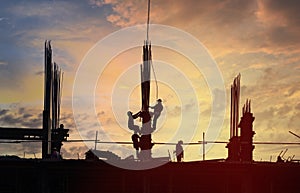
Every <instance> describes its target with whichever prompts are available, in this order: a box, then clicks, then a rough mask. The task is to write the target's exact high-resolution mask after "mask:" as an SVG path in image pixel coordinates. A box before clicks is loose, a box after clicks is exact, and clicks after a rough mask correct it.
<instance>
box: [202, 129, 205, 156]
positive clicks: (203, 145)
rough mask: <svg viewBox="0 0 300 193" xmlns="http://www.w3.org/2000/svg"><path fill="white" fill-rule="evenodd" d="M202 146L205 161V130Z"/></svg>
mask: <svg viewBox="0 0 300 193" xmlns="http://www.w3.org/2000/svg"><path fill="white" fill-rule="evenodd" d="M202 138H203V139H202V148H203V161H204V160H205V133H204V132H203V136H202Z"/></svg>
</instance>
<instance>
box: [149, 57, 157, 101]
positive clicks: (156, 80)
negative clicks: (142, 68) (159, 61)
mask: <svg viewBox="0 0 300 193" xmlns="http://www.w3.org/2000/svg"><path fill="white" fill-rule="evenodd" d="M151 67H152V72H153V76H154V80H155V86H156V100H157V99H158V84H157V79H156V74H155V70H154V66H153V64H152V61H151Z"/></svg>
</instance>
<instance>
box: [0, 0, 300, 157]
mask: <svg viewBox="0 0 300 193" xmlns="http://www.w3.org/2000/svg"><path fill="white" fill-rule="evenodd" d="M299 7H300V2H299V1H296V0H285V1H283V0H251V1H245V0H223V1H222V0H152V1H151V19H150V23H151V24H160V25H163V26H167V27H168V29H174V30H180V31H182V32H184V33H186V34H189V35H190V36H191V37H194V38H195V39H197V41H199V42H201V45H203V48H205V49H206V51H203V50H202V51H203V52H201V53H200V52H199V55H201V57H202V56H203V57H204V55H205V56H209V57H210V58H209V59H208V60H207V61H212V62H215V64H216V66H217V68H216V69H218V72H219V74H215V71H206V70H205V69H197V67H195V66H199V65H200V64H194V63H193V61H191V60H190V58H189V57H190V55H185V54H183V53H178V50H176V49H175V47H176V46H178V45H180V46H182V47H183V48H184V49H185V50H186V51H187V52H188V53H190V54H191V55H193V54H195V53H193V51H195V50H194V49H193V48H194V47H193V46H194V45H190V44H189V43H188V42H184V41H182V42H179V39H180V38H175V35H174V34H175V33H174V34H163V31H160V30H159V29H160V28H159V27H158V28H155V26H154V27H153V28H152V29H153V33H152V31H151V29H150V39H151V37H153V39H151V40H152V44H153V45H154V46H153V48H152V52H153V65H154V69H155V72H156V77H157V81H158V85H159V93H158V94H159V97H160V98H162V99H163V104H164V106H165V109H164V111H163V114H162V116H161V118H160V119H159V120H158V127H159V128H158V130H157V131H156V132H155V133H154V134H153V140H154V141H156V142H177V141H178V140H181V139H183V140H184V142H197V141H198V140H202V132H207V133H209V132H212V133H213V132H215V131H216V132H217V131H218V133H217V138H216V139H210V138H209V137H208V139H207V140H219V141H228V139H229V113H230V108H229V104H230V85H231V84H232V81H233V79H234V77H235V76H236V75H238V74H239V73H241V76H242V78H241V105H243V104H244V102H245V101H246V99H247V98H249V99H251V101H252V112H253V114H254V116H255V121H254V130H255V132H256V134H255V136H254V141H258V142H263V141H265V142H266V141H267V142H299V139H298V138H296V137H295V136H293V135H291V134H290V133H289V132H288V131H292V132H294V133H297V134H298V135H299V134H300V128H299V125H300V118H299V117H300V102H299V101H298V99H299V98H300V92H299V86H300V33H299V32H300V12H299ZM146 17H147V0H125V1H123V0H72V1H71V0H70V1H68V0H64V1H63V0H61V1H60V0H43V1H41V0H26V1H25V0H23V1H18V0H13V1H8V0H4V1H1V7H0V50H1V51H0V90H1V94H0V126H1V127H32V128H41V127H42V109H43V70H44V66H43V62H44V59H43V58H44V41H45V40H51V41H52V49H53V61H55V62H56V63H57V64H59V65H60V66H61V68H62V70H63V71H64V80H63V98H62V113H61V123H63V124H64V125H65V128H69V129H70V137H69V139H81V138H82V139H94V138H95V132H96V131H100V132H99V139H100V140H103V141H105V140H108V138H109V139H110V140H115V141H130V140H131V134H132V132H131V131H130V130H128V129H127V128H126V124H127V115H126V112H127V111H128V110H129V109H130V110H132V111H134V112H136V111H138V110H139V109H140V90H139V89H140V88H139V87H138V84H139V81H140V73H139V66H138V65H139V64H140V63H141V60H142V45H143V43H144V40H145V38H146V35H145V36H143V37H142V36H134V37H132V36H133V34H134V33H133V34H132V36H130V35H131V34H130V33H128V36H127V37H128V39H130V38H132V39H135V41H137V42H140V47H130V48H127V49H124V50H123V51H122V52H119V53H118V54H116V55H115V56H114V57H112V58H109V62H107V63H106V64H105V69H104V70H103V71H102V72H101V73H100V74H97V77H96V78H97V82H96V84H95V83H93V82H91V85H87V88H88V87H89V86H91V87H93V88H94V90H93V91H94V92H93V93H85V90H82V93H85V94H87V95H93V96H94V98H93V99H92V100H93V102H94V103H95V111H94V113H95V116H96V117H97V120H95V119H92V117H91V116H90V115H89V114H88V113H87V112H85V108H87V106H84V105H85V103H83V102H82V101H79V102H78V101H76V100H77V98H74V96H73V95H72V93H73V92H74V90H73V89H74V83H75V81H76V78H77V77H76V76H77V75H78V74H80V73H81V72H82V68H81V67H82V64H84V61H87V60H89V59H92V60H93V62H95V67H97V64H98V63H99V64H100V63H101V62H100V61H102V60H104V57H102V55H101V54H103V53H101V52H100V51H99V57H96V58H94V57H93V58H88V56H89V54H88V53H91V52H89V50H90V49H92V48H93V49H96V48H97V45H98V46H99V44H101V40H103V39H108V38H107V37H114V35H112V34H113V33H114V32H118V30H122V29H126V27H135V26H136V25H139V26H137V27H136V28H134V29H137V31H139V30H140V32H141V34H146V30H145V26H144V25H143V24H145V22H146V20H147V18H146ZM154 29H157V30H154ZM151 33H152V34H151ZM127 37H126V36H124V39H123V40H124V41H122V39H121V40H116V41H112V42H111V44H108V45H106V47H105V48H107V50H108V51H110V50H112V49H114V48H117V47H122V46H124V47H126V41H127ZM159 37H161V39H159ZM162 40H165V42H167V43H169V44H170V45H172V44H173V45H174V47H170V48H165V47H160V44H159V43H158V41H160V42H162V43H163V42H164V41H162ZM101 45H103V44H101ZM155 45H157V46H155ZM172 49H174V50H172ZM196 51H197V50H196ZM96 52H97V51H96ZM85 56H87V57H85ZM98 61H99V62H98ZM202 62H203V63H205V62H206V61H205V60H203V61H202ZM200 66H201V65H200ZM99 68H100V67H99ZM200 68H201V67H200ZM98 70H99V69H90V71H89V72H88V74H86V75H85V76H86V81H87V84H88V83H89V82H88V81H89V80H90V78H91V77H90V73H91V74H93V73H94V72H98ZM207 72H211V73H210V74H207ZM76 73H77V74H76ZM219 75H221V79H222V86H223V88H224V89H226V90H225V91H226V92H225V94H226V96H225V97H224V95H223V94H224V93H222V88H221V87H222V86H221V87H218V88H211V85H210V84H209V83H208V82H207V80H208V79H210V78H212V79H214V78H216V79H217V78H218V76H219ZM91 76H92V75H91ZM207 76H208V77H210V78H207ZM152 78H153V76H152ZM221 79H220V80H221ZM154 85H155V82H154V81H153V82H152V87H151V89H152V90H151V92H152V93H151V101H150V103H151V104H155V99H156V98H155V95H156V93H155V86H154ZM75 87H76V86H75ZM77 91H78V90H77ZM77 91H76V92H77ZM79 92H81V90H79ZM75 99H76V100H75ZM215 100H216V101H217V102H218V101H222V100H224V101H225V103H226V104H224V105H222V104H219V105H218V104H217V106H218V107H217V108H220V109H222V107H224V110H225V111H224V113H225V114H224V115H225V118H224V121H223V119H222V120H221V118H220V117H219V116H218V117H211V112H212V106H213V105H214V103H213V101H215ZM74 101H75V102H74ZM72 104H73V105H74V104H77V106H76V107H77V108H81V111H80V110H79V111H80V112H78V111H77V112H75V114H76V113H77V114H76V116H77V117H75V116H74V114H73V113H74V112H73V110H74V109H73V108H72ZM80 105H81V106H80ZM220 112H221V114H222V112H223V111H222V110H220ZM74 118H75V119H76V122H75V120H74ZM219 118H220V119H219ZM212 119H219V120H221V122H222V125H221V128H220V131H219V130H218V129H217V128H211V129H213V130H210V131H208V130H207V128H208V127H209V126H208V125H209V123H210V121H211V120H212ZM82 120H85V121H87V123H88V124H86V125H84V127H86V128H82V127H81V126H79V125H78V124H80V123H79V122H80V121H82ZM137 124H140V123H139V122H138V121H137ZM191 128H193V129H195V130H191ZM214 129H215V130H214ZM176 132H177V134H174V133H176ZM185 135H186V136H185ZM186 140H190V141H186ZM93 147H94V144H93V143H90V144H84V143H65V144H64V146H63V149H62V154H63V156H64V157H65V158H77V156H78V154H79V157H81V158H83V157H84V152H85V151H86V150H88V149H89V148H93ZM286 148H288V149H289V150H288V152H287V153H286V155H285V158H287V157H288V156H293V155H295V158H294V159H300V147H299V145H298V146H295V145H294V146H283V145H256V147H255V150H254V159H255V160H257V161H259V160H270V156H272V161H275V159H276V157H277V155H278V154H279V153H280V151H282V150H285V149H286ZM98 149H101V150H109V151H112V152H114V153H116V154H118V155H120V156H121V157H126V156H129V155H131V154H134V149H133V148H132V147H131V146H122V147H119V146H118V145H103V144H98ZM174 149H175V147H173V146H168V147H161V148H160V147H157V146H155V147H154V148H153V154H154V156H167V155H168V153H167V150H169V151H170V152H171V153H172V152H173V150H174ZM201 149H202V146H200V145H199V146H191V147H186V150H185V151H186V154H185V155H186V159H185V160H200V159H202V151H201ZM24 152H26V157H33V153H35V154H36V155H37V156H38V157H40V156H41V144H40V143H22V144H1V146H0V154H1V155H13V154H15V155H18V156H20V157H23V153H24ZM77 153H78V154H77ZM206 154H207V155H206V158H207V159H215V158H226V157H227V149H226V148H225V144H221V145H220V144H217V145H214V146H212V147H211V148H209V150H208V151H207V152H206Z"/></svg>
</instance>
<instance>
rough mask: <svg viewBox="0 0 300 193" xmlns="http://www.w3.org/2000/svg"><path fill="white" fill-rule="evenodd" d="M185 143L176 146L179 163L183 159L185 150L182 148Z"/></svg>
mask: <svg viewBox="0 0 300 193" xmlns="http://www.w3.org/2000/svg"><path fill="white" fill-rule="evenodd" d="M182 144H183V141H182V140H180V141H178V143H177V144H176V157H177V162H181V161H182V159H183V148H182Z"/></svg>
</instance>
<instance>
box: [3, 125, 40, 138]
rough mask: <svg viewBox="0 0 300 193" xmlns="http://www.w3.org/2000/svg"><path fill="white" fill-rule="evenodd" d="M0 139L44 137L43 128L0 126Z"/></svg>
mask: <svg viewBox="0 0 300 193" xmlns="http://www.w3.org/2000/svg"><path fill="white" fill-rule="evenodd" d="M0 139H8V140H37V139H43V130H42V129H39V128H6V127H0Z"/></svg>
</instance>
